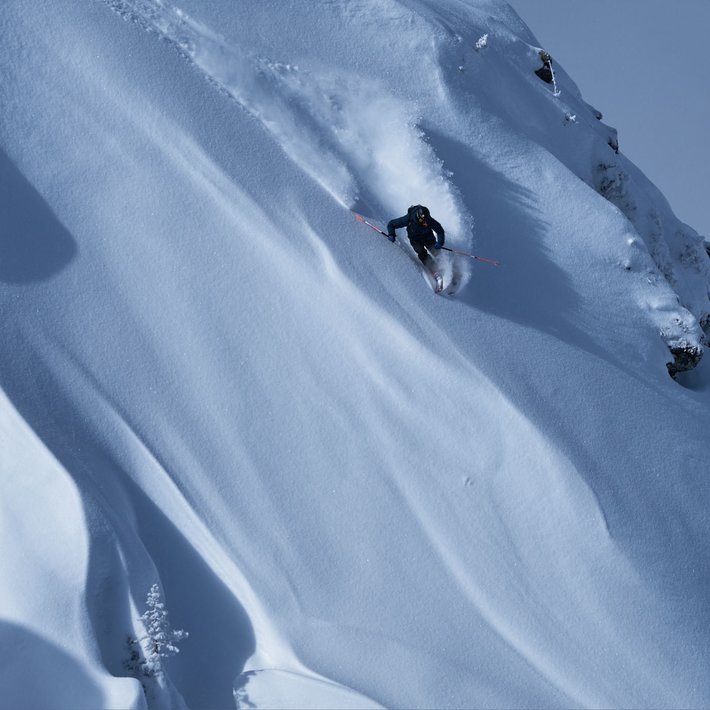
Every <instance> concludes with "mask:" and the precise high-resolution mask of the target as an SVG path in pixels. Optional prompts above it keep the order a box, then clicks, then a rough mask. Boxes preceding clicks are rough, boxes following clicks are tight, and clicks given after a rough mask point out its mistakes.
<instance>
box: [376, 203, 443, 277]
mask: <svg viewBox="0 0 710 710" xmlns="http://www.w3.org/2000/svg"><path fill="white" fill-rule="evenodd" d="M403 227H406V228H407V236H408V237H409V243H410V244H411V245H412V249H414V251H415V252H417V256H418V257H419V260H420V261H421V262H422V264H424V266H426V267H427V268H428V269H429V270H430V271H432V272H433V273H436V262H435V261H434V259H433V258H432V255H431V253H430V252H431V249H432V248H434V249H441V248H442V247H443V246H444V239H445V235H444V228H443V227H442V226H441V225H440V224H439V223H438V222H437V221H436V220H435V219H434V218H433V217H432V216H431V214H429V209H428V208H427V207H424V205H412V207H410V208H409V209H408V210H407V214H405V215H404V216H403V217H398V218H397V219H392V220H390V221H389V223H388V224H387V236H388V237H389V240H390V241H391V242H393V241H394V240H395V239H396V238H397V237H396V230H397V229H401V228H403Z"/></svg>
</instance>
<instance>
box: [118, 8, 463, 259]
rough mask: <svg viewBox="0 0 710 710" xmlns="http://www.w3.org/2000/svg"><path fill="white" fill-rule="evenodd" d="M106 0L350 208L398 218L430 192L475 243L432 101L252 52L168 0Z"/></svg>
mask: <svg viewBox="0 0 710 710" xmlns="http://www.w3.org/2000/svg"><path fill="white" fill-rule="evenodd" d="M106 1H107V2H108V4H109V6H110V7H112V8H113V9H114V10H115V11H117V12H118V13H119V14H120V15H122V16H123V17H125V18H127V19H129V20H131V21H133V22H135V23H137V24H138V25H140V26H141V27H143V28H144V29H146V30H148V31H149V32H154V33H157V34H158V35H159V36H160V37H161V38H163V39H165V40H167V41H168V42H169V43H170V44H172V45H173V46H175V47H176V48H177V49H178V50H179V52H180V53H181V54H182V55H183V56H185V57H186V58H187V59H189V60H190V61H191V62H192V63H193V64H194V65H195V66H196V67H197V68H198V70H199V71H201V72H203V73H204V75H205V77H206V78H207V79H208V80H209V81H211V82H214V83H215V84H216V85H217V86H218V87H219V88H220V89H221V90H223V91H225V92H226V93H227V94H228V95H229V96H231V97H233V98H234V99H235V100H237V101H238V102H239V103H240V104H241V105H242V106H243V107H244V108H245V109H246V110H247V111H249V112H250V113H251V114H253V115H254V116H255V117H256V118H258V119H259V120H260V121H261V122H262V124H263V125H264V126H265V127H266V129H267V130H269V131H270V132H271V133H273V134H274V136H275V138H276V140H277V141H278V142H279V145H280V146H281V147H282V148H283V149H284V151H285V152H286V153H287V154H288V155H289V156H290V157H291V159H292V160H293V161H294V162H295V163H297V164H298V165H299V166H300V167H301V168H303V169H305V170H306V171H307V172H308V173H309V174H310V175H311V177H313V178H314V179H315V180H316V181H317V182H318V183H319V184H320V185H321V186H322V187H323V188H324V189H326V190H327V191H328V192H329V193H330V194H331V195H332V196H333V197H335V199H337V200H338V201H339V202H341V203H342V204H343V205H344V206H352V205H353V204H355V203H356V202H357V201H359V200H361V199H365V200H366V201H367V202H368V203H369V204H373V203H374V205H375V206H376V207H377V208H379V209H382V208H383V207H384V208H385V209H386V210H387V211H388V212H390V213H392V214H398V213H399V212H401V211H402V205H405V204H407V205H408V204H409V203H411V202H412V201H415V202H416V199H415V196H421V198H422V200H423V198H424V197H426V201H427V204H428V205H430V206H431V209H432V211H433V212H435V213H436V214H437V215H440V216H441V218H442V219H445V221H446V224H447V227H448V229H449V231H450V233H451V235H455V236H456V237H457V238H458V241H459V242H460V243H461V244H462V245H463V246H468V245H469V243H470V233H469V232H470V228H471V227H472V225H473V220H472V218H471V216H470V215H468V214H467V213H466V212H465V211H464V210H463V209H462V206H461V204H460V202H459V201H458V200H457V199H456V194H455V190H453V189H452V186H451V184H450V182H449V181H448V180H447V179H446V175H445V174H444V172H443V171H442V165H441V161H440V160H439V159H438V158H437V156H436V154H435V153H434V151H433V150H432V148H431V146H430V145H429V144H428V143H427V142H426V141H425V136H424V134H423V133H422V131H421V129H420V128H419V127H418V125H417V119H418V115H419V112H420V111H421V110H422V109H423V106H421V105H419V106H418V105H417V104H416V103H415V102H413V101H411V100H410V99H406V98H403V97H402V96H401V95H399V96H397V95H393V93H392V92H391V91H390V90H389V89H388V87H387V86H385V85H384V84H383V83H382V82H378V81H377V80H375V79H373V78H370V76H368V74H366V73H357V74H355V73H352V72H350V71H342V70H339V69H338V67H337V66H336V65H332V66H319V67H318V69H317V71H316V70H306V69H302V68H300V67H299V66H298V65H297V64H292V63H284V62H281V61H278V60H275V59H270V58H268V57H265V56H262V55H259V54H257V53H256V52H254V51H249V50H247V49H243V48H242V47H240V46H239V45H237V44H235V43H231V42H229V41H227V40H226V39H225V38H224V37H223V36H221V35H220V34H218V33H216V32H214V31H213V30H211V29H210V28H208V27H207V26H205V25H204V24H202V23H200V22H199V21H197V20H195V19H193V18H192V17H190V16H189V15H188V14H186V13H185V12H183V11H182V10H181V9H180V8H179V7H178V6H177V5H172V4H170V3H168V2H165V0H106ZM412 17H414V14H413V13H412Z"/></svg>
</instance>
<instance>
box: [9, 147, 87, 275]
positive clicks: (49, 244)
mask: <svg viewBox="0 0 710 710" xmlns="http://www.w3.org/2000/svg"><path fill="white" fill-rule="evenodd" d="M76 253H77V246H76V242H75V241H74V239H73V237H72V236H71V234H69V232H68V231H67V230H66V228H65V227H64V225H63V224H62V223H61V222H60V221H59V220H58V219H57V217H56V215H55V214H54V212H52V210H51V208H50V207H49V205H48V204H47V203H46V202H45V200H44V198H43V197H42V196H41V195H40V194H39V193H38V192H37V191H36V190H35V188H34V187H33V186H32V185H31V184H30V183H29V182H28V181H27V179H26V178H25V176H24V175H23V174H22V173H21V172H20V171H19V170H18V169H17V167H16V166H15V165H14V163H13V162H12V161H11V160H10V158H9V157H8V156H7V155H6V154H5V153H4V152H3V151H2V149H0V281H2V282H5V283H8V284H27V283H33V282H36V281H44V280H46V279H48V278H50V277H51V276H53V275H54V274H56V273H57V272H58V271H60V270H61V269H63V268H64V267H65V266H66V265H67V264H68V263H69V262H70V261H71V260H72V259H73V258H74V256H75V255H76Z"/></svg>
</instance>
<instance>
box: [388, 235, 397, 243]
mask: <svg viewBox="0 0 710 710" xmlns="http://www.w3.org/2000/svg"><path fill="white" fill-rule="evenodd" d="M387 239H389V240H390V241H391V242H392V244H394V241H395V239H397V237H395V235H394V234H388V235H387Z"/></svg>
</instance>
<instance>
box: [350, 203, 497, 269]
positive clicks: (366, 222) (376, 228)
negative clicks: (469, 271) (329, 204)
mask: <svg viewBox="0 0 710 710" xmlns="http://www.w3.org/2000/svg"><path fill="white" fill-rule="evenodd" d="M351 212H352V210H351ZM353 216H354V217H355V219H356V220H358V221H359V222H363V223H364V224H366V225H367V226H368V227H370V228H371V229H374V230H375V231H376V232H379V233H380V234H382V235H384V236H385V237H387V238H389V236H390V235H389V234H387V232H383V231H382V230H381V229H380V228H379V227H376V226H375V225H374V224H372V223H371V222H368V221H367V220H366V219H365V218H364V217H363V216H362V215H361V214H358V213H357V212H353ZM441 248H442V249H444V250H445V251H450V252H453V253H454V254H459V255H460V256H468V257H469V258H471V259H477V260H478V261H485V262H486V264H493V266H500V261H494V260H493V259H486V258H485V257H482V256H476V255H475V254H469V253H468V252H467V251H459V250H458V249H450V248H449V247H441Z"/></svg>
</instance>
